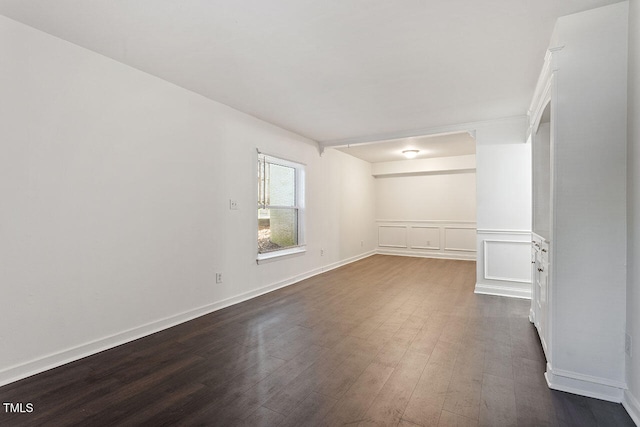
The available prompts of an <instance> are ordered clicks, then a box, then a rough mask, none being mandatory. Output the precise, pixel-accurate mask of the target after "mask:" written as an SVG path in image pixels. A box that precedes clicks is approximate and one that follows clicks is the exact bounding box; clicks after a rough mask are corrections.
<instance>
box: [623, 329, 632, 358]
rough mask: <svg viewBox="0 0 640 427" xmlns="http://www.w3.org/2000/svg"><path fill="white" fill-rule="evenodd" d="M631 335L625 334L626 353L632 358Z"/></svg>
mask: <svg viewBox="0 0 640 427" xmlns="http://www.w3.org/2000/svg"><path fill="white" fill-rule="evenodd" d="M631 349H632V345H631V335H629V334H624V352H625V353H627V355H628V356H629V357H631Z"/></svg>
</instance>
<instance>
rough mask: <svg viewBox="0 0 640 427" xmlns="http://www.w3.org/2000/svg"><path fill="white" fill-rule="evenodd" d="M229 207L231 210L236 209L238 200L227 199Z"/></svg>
mask: <svg viewBox="0 0 640 427" xmlns="http://www.w3.org/2000/svg"><path fill="white" fill-rule="evenodd" d="M229 209H231V210H232V211H237V210H238V201H237V200H229Z"/></svg>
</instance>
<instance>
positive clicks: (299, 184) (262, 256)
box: [254, 150, 307, 264]
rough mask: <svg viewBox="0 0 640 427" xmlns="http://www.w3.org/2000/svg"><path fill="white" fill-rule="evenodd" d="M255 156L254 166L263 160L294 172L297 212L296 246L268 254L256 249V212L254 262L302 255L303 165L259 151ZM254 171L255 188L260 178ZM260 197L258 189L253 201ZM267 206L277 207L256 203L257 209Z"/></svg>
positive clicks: (304, 246) (303, 239) (303, 222)
mask: <svg viewBox="0 0 640 427" xmlns="http://www.w3.org/2000/svg"><path fill="white" fill-rule="evenodd" d="M257 154H258V155H257V156H256V162H255V164H259V161H260V158H264V159H265V160H266V161H268V162H269V163H273V164H277V165H281V166H286V167H290V168H293V169H294V170H295V187H296V188H295V198H296V200H295V206H294V207H293V208H294V209H296V210H297V212H298V230H297V231H298V244H297V245H296V246H288V247H286V248H283V249H277V250H273V251H269V252H263V253H260V252H259V248H258V216H257V215H258V212H257V210H256V217H255V224H256V233H255V234H254V236H256V243H255V244H256V253H257V256H256V261H257V262H258V264H261V263H263V262H268V261H271V260H275V259H279V258H282V257H287V256H293V255H297V254H303V253H305V252H306V250H307V249H306V243H305V232H304V231H305V216H306V215H305V166H306V165H305V164H304V163H300V162H296V161H293V160H289V159H285V158H283V157H282V156H279V155H272V154H266V153H263V152H260V151H259V150H257ZM255 170H256V175H257V176H256V179H255V180H254V182H255V183H256V187H257V186H258V185H259V178H260V173H259V172H258V168H256V169H255ZM259 195H260V189H259V188H256V198H255V200H258V199H259V197H260V196H259ZM267 206H269V207H274V208H275V207H277V206H270V205H265V204H261V203H260V201H258V209H261V208H263V209H264V208H267ZM287 208H290V207H289V206H287Z"/></svg>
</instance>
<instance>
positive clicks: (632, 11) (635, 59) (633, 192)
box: [623, 0, 640, 424]
mask: <svg viewBox="0 0 640 427" xmlns="http://www.w3.org/2000/svg"><path fill="white" fill-rule="evenodd" d="M628 59H629V63H628V66H629V69H628V87H627V96H628V98H627V118H628V121H627V132H628V133H627V138H628V155H627V319H626V320H627V333H628V334H629V335H631V338H632V341H633V348H632V355H633V357H629V356H626V365H627V373H626V380H627V387H628V390H627V391H626V392H625V396H624V402H623V403H624V405H625V407H626V408H627V410H628V411H629V414H631V416H632V417H633V419H634V421H635V422H636V424H640V403H639V401H640V347H639V346H638V344H639V343H640V0H630V1H629V58H628Z"/></svg>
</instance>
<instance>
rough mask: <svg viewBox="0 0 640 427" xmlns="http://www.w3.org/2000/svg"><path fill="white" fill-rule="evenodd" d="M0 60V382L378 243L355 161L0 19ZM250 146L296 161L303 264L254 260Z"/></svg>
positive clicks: (367, 177)
mask: <svg viewBox="0 0 640 427" xmlns="http://www.w3.org/2000/svg"><path fill="white" fill-rule="evenodd" d="M0 57H2V58H3V61H2V66H1V67H0V100H1V102H0V129H2V138H1V142H0V144H1V155H0V199H1V202H0V203H1V205H0V260H2V262H1V263H0V284H1V285H0V286H1V288H2V298H0V313H1V316H2V322H0V323H1V326H0V348H1V349H2V351H0V384H3V383H7V382H10V381H13V380H15V379H18V378H21V377H24V376H26V375H29V374H32V373H35V372H38V371H41V370H44V369H46V368H49V367H52V366H55V365H59V364H61V363H64V362H66V361H69V360H73V359H75V358H78V357H81V356H84V355H86V354H90V353H92V352H95V351H98V350H101V349H104V348H107V347H110V346H112V345H115V344H119V343H122V342H125V341H127V340H130V339H133V338H136V337H139V336H142V335H145V334H148V333H150V332H153V331H156V330H159V329H163V328H165V327H167V326H169V325H172V324H175V323H179V322H181V321H184V320H187V319H189V318H192V317H195V316H198V315H201V314H203V313H206V312H208V311H211V310H214V309H217V308H220V307H223V306H226V305H229V304H231V303H234V302H237V301H240V300H243V299H246V298H249V297H252V296H255V295H258V294H260V293H262V292H265V291H268V290H270V289H274V288H277V287H280V286H284V285H287V284H289V283H292V282H294V281H296V280H299V279H301V278H304V277H307V276H309V275H311V274H315V273H318V272H321V271H323V270H324V269H326V268H331V267H335V266H338V265H340V264H341V263H343V262H347V261H350V260H353V259H356V258H358V257H360V256H363V255H365V254H367V253H371V251H373V250H374V249H375V242H374V238H373V231H372V230H374V222H373V219H374V218H373V215H372V212H373V211H374V198H373V197H374V194H373V178H372V177H371V174H370V170H369V168H368V164H366V163H365V162H360V161H357V160H354V159H351V158H349V157H348V156H346V155H344V154H342V153H337V152H335V153H330V154H326V155H325V156H324V157H320V156H319V154H318V148H317V145H316V144H315V142H313V141H309V140H306V139H304V138H302V137H300V136H297V135H295V134H292V133H290V132H287V131H284V130H282V129H279V128H277V127H275V126H272V125H269V124H267V123H264V122H262V121H260V120H258V119H255V118H253V117H250V116H247V115H245V114H242V113H239V112H237V111H235V110H233V109H231V108H228V107H226V106H224V105H221V104H219V103H216V102H213V101H211V100H208V99H205V98H203V97H201V96H199V95H196V94H194V93H192V92H189V91H187V90H184V89H182V88H179V87H177V86H174V85H172V84H169V83H167V82H165V81H162V80H159V79H157V78H155V77H152V76H150V75H147V74H144V73H142V72H139V71H137V70H135V69H132V68H130V67H127V66H124V65H122V64H119V63H117V62H114V61H112V60H110V59H107V58H105V57H102V56H99V55H97V54H95V53H92V52H90V51H87V50H84V49H82V48H79V47H77V46H75V45H72V44H70V43H67V42H64V41H61V40H59V39H56V38H54V37H51V36H49V35H47V34H45V33H42V32H39V31H36V30H33V29H31V28H29V27H26V26H24V25H22V24H19V23H16V22H14V21H11V20H9V19H7V18H4V17H0ZM256 148H260V149H261V150H263V151H264V152H267V153H272V154H276V155H277V154H280V155H282V156H284V157H286V158H290V159H292V160H296V161H298V162H302V163H305V164H306V165H307V169H306V172H307V192H306V194H307V197H306V207H307V222H306V223H307V227H306V236H307V238H306V241H307V244H308V250H307V253H306V254H304V255H298V256H293V257H289V258H287V259H279V260H277V261H273V262H269V263H265V264H261V265H257V264H256V261H255V259H256V246H257V244H256V230H257V224H256V222H257V221H256V208H255V207H256V189H255V184H256V165H255V159H256ZM336 170H337V171H340V179H336V178H335V176H334V175H333V174H334V173H335V171H336ZM354 194H357V197H355V196H354ZM229 199H235V200H237V201H238V204H239V209H238V210H230V209H229ZM361 242H362V243H361ZM321 248H325V256H324V257H321V256H320V249H321ZM215 272H221V273H223V278H224V281H223V283H222V284H218V285H216V284H215V280H214V279H215V276H214V274H215Z"/></svg>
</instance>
